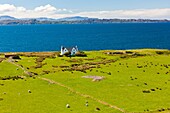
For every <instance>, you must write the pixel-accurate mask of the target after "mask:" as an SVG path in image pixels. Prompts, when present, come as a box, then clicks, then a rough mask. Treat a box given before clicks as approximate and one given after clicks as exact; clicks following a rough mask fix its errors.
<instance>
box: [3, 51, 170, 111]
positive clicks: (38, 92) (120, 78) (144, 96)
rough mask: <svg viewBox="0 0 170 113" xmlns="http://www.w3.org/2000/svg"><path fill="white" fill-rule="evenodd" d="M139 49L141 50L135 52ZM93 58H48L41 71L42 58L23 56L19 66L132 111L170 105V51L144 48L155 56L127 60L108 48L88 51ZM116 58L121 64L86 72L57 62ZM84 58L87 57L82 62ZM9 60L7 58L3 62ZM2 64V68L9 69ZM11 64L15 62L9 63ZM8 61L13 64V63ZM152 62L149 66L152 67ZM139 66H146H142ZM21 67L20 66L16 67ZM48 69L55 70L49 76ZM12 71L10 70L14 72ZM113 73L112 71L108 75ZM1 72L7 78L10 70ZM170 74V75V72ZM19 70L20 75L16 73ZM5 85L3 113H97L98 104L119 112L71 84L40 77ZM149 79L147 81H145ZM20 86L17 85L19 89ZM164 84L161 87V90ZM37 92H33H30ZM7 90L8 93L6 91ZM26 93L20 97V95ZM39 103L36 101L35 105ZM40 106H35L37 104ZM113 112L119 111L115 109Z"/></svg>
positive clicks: (81, 62) (5, 82)
mask: <svg viewBox="0 0 170 113" xmlns="http://www.w3.org/2000/svg"><path fill="white" fill-rule="evenodd" d="M135 51H137V50H135ZM86 53H87V54H88V59H93V60H87V58H77V57H76V58H72V59H76V62H69V60H70V58H65V57H61V58H46V59H45V60H44V61H43V63H46V65H44V66H43V67H42V68H38V69H35V68H33V67H32V66H35V65H36V63H35V58H36V57H24V56H23V57H21V58H22V60H21V61H19V62H18V64H21V65H23V66H24V67H25V68H27V67H28V68H29V69H28V71H31V72H36V73H38V74H39V76H41V77H45V78H49V79H51V80H55V81H57V82H60V83H62V84H65V85H66V86H68V87H70V88H72V89H74V90H75V91H79V92H81V93H83V94H88V95H91V96H93V97H95V98H97V99H100V100H103V101H106V102H108V103H110V104H113V105H116V106H118V107H120V108H123V109H124V110H126V111H128V112H144V111H147V110H149V111H156V110H158V109H161V108H165V109H166V108H168V107H170V103H169V101H170V98H169V95H170V93H169V89H170V85H169V84H170V77H169V75H170V73H167V72H170V69H169V68H167V67H164V66H163V65H165V64H166V65H169V64H170V60H169V58H170V56H169V55H156V54H155V52H154V51H153V50H140V53H143V54H148V53H150V54H152V55H150V56H142V57H137V58H129V59H121V58H120V56H119V55H114V56H108V55H105V54H103V53H102V52H86ZM101 57H102V58H106V59H107V60H109V59H115V60H117V59H118V61H117V62H114V63H113V62H112V63H110V64H106V65H103V64H101V65H100V66H101V68H94V69H93V70H92V71H90V70H87V71H86V73H83V72H77V71H72V72H70V71H65V72H63V71H61V68H60V67H58V68H55V67H53V66H61V65H64V66H70V65H71V64H74V63H80V64H84V63H87V62H99V61H102V60H103V59H102V58H101ZM80 59H83V60H82V61H80ZM3 63H5V62H3ZM3 63H0V66H1V67H5V66H7V65H4V64H3ZM9 65H10V66H11V64H9ZM9 65H8V66H9ZM146 65H147V67H146ZM137 66H143V67H142V68H138V67H137ZM0 69H1V68H0ZM10 69H13V71H14V72H15V71H16V67H15V66H14V67H10ZM44 70H46V71H50V73H49V74H44V72H43V71H44ZM9 72H10V71H9ZM108 72H111V75H109V74H108ZM3 73H4V74H1V76H2V75H3V76H5V75H6V74H8V73H6V72H5V71H3ZM166 73H167V74H166ZM16 74H19V73H16ZM86 75H97V76H104V77H105V79H104V80H102V81H100V82H92V80H91V79H85V78H82V76H86ZM0 83H1V84H2V83H3V84H5V85H4V86H0V88H2V90H0V98H3V99H4V100H3V101H0V103H1V104H0V111H3V112H12V113H15V112H23V111H26V112H28V113H29V112H33V111H34V112H37V113H38V112H44V113H45V112H57V111H58V112H59V111H60V112H62V113H64V112H66V113H67V112H70V110H73V111H72V112H74V113H78V112H81V113H82V112H84V113H87V112H88V113H89V112H96V111H95V110H94V109H95V108H96V107H99V108H101V110H102V111H101V112H102V113H104V112H106V113H111V112H115V113H118V111H116V110H114V109H110V108H109V107H107V106H104V105H102V104H99V103H97V102H96V101H93V100H91V99H88V98H84V97H81V96H79V95H77V94H75V93H72V92H70V91H68V90H67V89H65V88H62V87H60V86H57V85H55V84H49V83H47V82H45V81H42V80H39V79H28V80H27V81H24V80H18V81H11V80H10V81H0ZM145 83H147V85H145ZM13 86H15V87H13ZM157 88H158V89H157ZM29 89H30V90H31V91H32V93H31V94H29V93H28V90H29ZM151 89H155V91H151V93H143V92H142V91H143V90H151ZM3 92H7V94H6V95H4V94H3ZM19 93H20V95H19ZM86 100H88V101H90V103H89V107H88V108H87V107H85V106H84V104H85V101H86ZM35 103H36V104H35ZM67 103H70V104H71V106H73V107H71V109H66V108H65V105H66V104H67ZM34 104H35V105H34ZM112 110H113V111H112Z"/></svg>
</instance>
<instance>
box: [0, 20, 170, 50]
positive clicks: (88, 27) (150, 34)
mask: <svg viewBox="0 0 170 113" xmlns="http://www.w3.org/2000/svg"><path fill="white" fill-rule="evenodd" d="M61 46H65V47H73V46H78V48H79V50H82V51H85V50H88V51H91V50H127V49H143V48H152V49H170V23H115V24H56V25H1V26H0V52H35V51H37V52H41V51H59V50H60V47H61Z"/></svg>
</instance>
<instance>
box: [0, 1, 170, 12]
mask: <svg viewBox="0 0 170 113" xmlns="http://www.w3.org/2000/svg"><path fill="white" fill-rule="evenodd" d="M0 4H14V5H16V6H24V7H26V8H28V9H32V8H35V7H37V6H41V5H46V4H51V5H53V6H55V7H58V8H67V9H78V10H92V11H96V10H115V9H148V8H149V9H152V8H169V7H170V0H0Z"/></svg>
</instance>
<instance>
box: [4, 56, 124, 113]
mask: <svg viewBox="0 0 170 113" xmlns="http://www.w3.org/2000/svg"><path fill="white" fill-rule="evenodd" d="M7 62H9V63H11V64H13V65H15V66H17V67H19V68H20V69H22V70H23V71H24V73H25V74H27V75H29V76H30V74H31V73H30V72H29V71H27V70H26V69H25V68H23V67H22V66H21V65H19V64H16V63H15V62H14V61H12V60H11V59H9V60H8V61H7ZM38 78H39V79H41V80H44V81H47V82H49V83H51V84H56V85H58V86H61V87H64V88H66V89H68V90H69V91H71V92H73V93H75V94H77V95H79V96H81V97H85V98H87V97H88V98H90V99H92V100H94V101H96V102H98V103H100V104H103V105H106V106H108V107H110V108H114V109H116V110H118V111H121V112H122V113H126V111H125V110H123V109H122V108H119V107H118V106H116V105H112V104H109V103H107V102H105V101H102V100H99V99H97V98H95V97H93V96H90V95H86V94H82V93H80V92H78V91H76V90H74V89H72V88H70V87H68V86H66V85H64V84H62V83H60V82H56V81H53V80H51V79H48V78H43V77H38Z"/></svg>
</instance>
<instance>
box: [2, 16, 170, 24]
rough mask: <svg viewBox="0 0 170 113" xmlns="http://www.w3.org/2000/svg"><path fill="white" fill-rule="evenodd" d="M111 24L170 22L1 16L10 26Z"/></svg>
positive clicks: (4, 22) (167, 21) (77, 17)
mask: <svg viewBox="0 0 170 113" xmlns="http://www.w3.org/2000/svg"><path fill="white" fill-rule="evenodd" d="M110 23H170V20H166V19H164V20H152V19H98V18H89V17H81V16H74V17H66V18H60V19H54V18H47V17H40V18H15V17H11V16H8V15H6V16H0V25H10V24H110Z"/></svg>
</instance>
